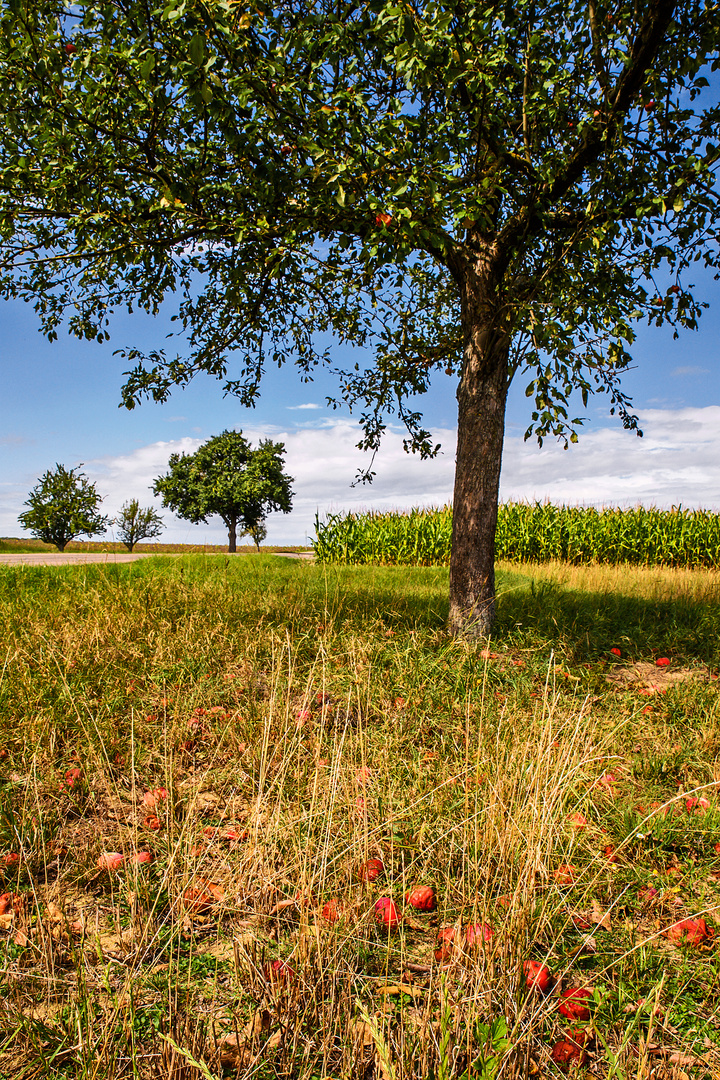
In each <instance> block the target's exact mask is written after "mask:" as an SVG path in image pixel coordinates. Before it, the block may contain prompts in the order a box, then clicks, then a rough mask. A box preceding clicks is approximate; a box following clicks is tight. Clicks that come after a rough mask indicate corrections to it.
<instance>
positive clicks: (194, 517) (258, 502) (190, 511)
mask: <svg viewBox="0 0 720 1080" xmlns="http://www.w3.org/2000/svg"><path fill="white" fill-rule="evenodd" d="M284 452H285V447H284V445H283V444H282V443H281V442H272V441H271V440H270V439H265V440H261V442H260V444H259V446H258V447H257V449H255V450H253V449H252V447H251V446H250V443H249V442H248V441H247V439H245V438H244V437H243V434H242V432H241V431H223V432H222V433H221V434H220V435H216V436H214V438H212V439H208V441H207V442H205V443H203V444H202V446H200V447H198V449H197V450H196V451H195V453H194V454H171V456H170V460H169V462H168V472H167V474H166V475H165V476H160V477H158V478H157V480H156V481H155V482H154V484H153V490H154V492H155V494H156V495H160V496H162V500H163V506H168V507H169V508H170V509H171V510H172V511H174V513H176V514H177V515H178V516H179V517H181V518H185V519H186V520H187V521H192V522H194V523H195V524H198V523H199V522H201V521H207V520H208V518H210V517H212V516H213V515H214V514H217V515H218V516H219V517H221V518H222V520H223V521H224V523H225V526H226V527H227V530H228V551H235V550H236V547H237V533H238V529H239V530H240V531H241V532H243V533H250V534H251V535H253V537H255V535H256V534H257V535H261V533H262V529H263V528H264V523H265V517H266V515H267V514H268V513H269V512H270V511H271V510H281V511H282V512H283V513H285V514H287V513H289V512H290V510H291V509H292V490H291V487H290V485H291V484H292V477H291V476H288V475H287V474H286V473H285V472H284V471H283V464H284V462H283V455H284ZM257 543H258V542H257V541H256V544H257Z"/></svg>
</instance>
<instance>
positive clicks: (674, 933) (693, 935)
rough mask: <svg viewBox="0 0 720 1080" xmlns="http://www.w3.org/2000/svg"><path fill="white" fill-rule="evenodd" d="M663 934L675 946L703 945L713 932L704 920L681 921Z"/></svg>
mask: <svg viewBox="0 0 720 1080" xmlns="http://www.w3.org/2000/svg"><path fill="white" fill-rule="evenodd" d="M665 934H666V936H667V938H668V940H669V941H672V942H673V943H674V944H675V945H703V944H704V943H705V942H706V941H709V940H710V939H711V938H712V937H713V936H714V934H715V931H714V930H713V928H712V927H711V926H708V924H707V923H706V922H705V920H704V919H682V920H681V921H680V922H676V923H674V924H673V925H672V926H670V927H668V929H667V930H666V931H665Z"/></svg>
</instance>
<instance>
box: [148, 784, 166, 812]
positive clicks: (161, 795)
mask: <svg viewBox="0 0 720 1080" xmlns="http://www.w3.org/2000/svg"><path fill="white" fill-rule="evenodd" d="M167 794H168V793H167V789H166V788H164V787H158V788H153V789H152V791H146V792H145V794H144V795H143V797H142V804H143V806H147V807H148V808H152V807H157V806H159V805H160V803H161V802H165V800H166V799H167Z"/></svg>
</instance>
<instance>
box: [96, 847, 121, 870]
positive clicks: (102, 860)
mask: <svg viewBox="0 0 720 1080" xmlns="http://www.w3.org/2000/svg"><path fill="white" fill-rule="evenodd" d="M124 862H125V856H124V855H123V854H122V853H121V852H119V851H103V853H102V854H101V855H100V856H99V857H98V861H97V868H98V870H108V871H110V870H119V869H120V867H121V866H122V864H123V863H124Z"/></svg>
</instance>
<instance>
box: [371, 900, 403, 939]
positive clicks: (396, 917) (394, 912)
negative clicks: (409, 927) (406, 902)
mask: <svg viewBox="0 0 720 1080" xmlns="http://www.w3.org/2000/svg"><path fill="white" fill-rule="evenodd" d="M375 922H376V923H377V924H378V926H380V927H382V929H383V930H387V931H390V930H397V928H398V926H399V925H400V913H399V911H398V909H397V906H396V904H395V901H394V900H393V899H392V898H391V897H389V896H381V897H380V899H379V900H378V901H377V902H376V904H375Z"/></svg>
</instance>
